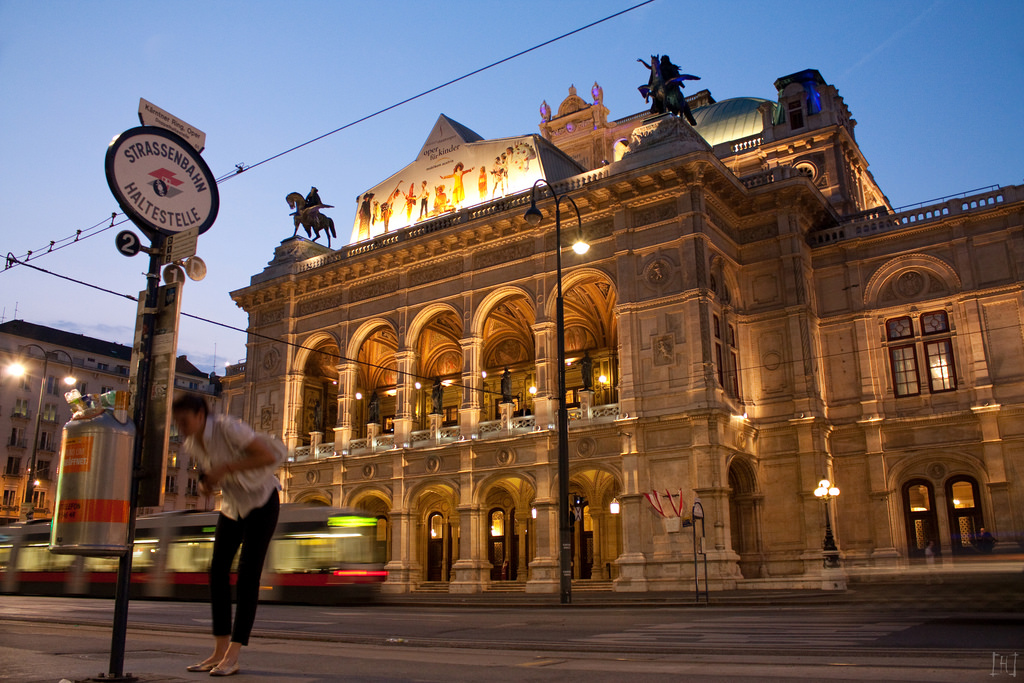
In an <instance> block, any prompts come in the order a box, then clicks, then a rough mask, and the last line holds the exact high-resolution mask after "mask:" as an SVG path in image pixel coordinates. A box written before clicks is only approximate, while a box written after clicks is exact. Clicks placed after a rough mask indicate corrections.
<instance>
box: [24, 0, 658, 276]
mask: <svg viewBox="0 0 1024 683" xmlns="http://www.w3.org/2000/svg"><path fill="white" fill-rule="evenodd" d="M656 1H657V0H643V1H642V2H639V3H637V4H635V5H633V6H632V7H627V8H626V9H624V10H620V11H618V12H615V13H614V14H609V15H608V16H606V17H604V18H603V19H598V20H596V21H592V22H590V23H589V24H587V25H585V26H581V27H579V28H576V29H573V30H572V31H569V32H568V33H563V34H562V35H560V36H558V37H556V38H551V39H549V40H545V41H544V42H542V43H538V44H537V45H534V46H533V47H530V48H527V49H525V50H521V51H519V52H517V53H515V54H514V55H511V56H509V57H505V58H503V59H499V60H498V61H496V62H493V63H491V64H488V65H487V66H482V67H480V68H478V69H475V70H473V71H470V72H468V73H466V74H463V75H462V76H459V77H458V78H453V79H451V80H449V81H447V82H445V83H442V84H441V85H436V86H434V87H432V88H429V89H428V90H424V91H423V92H421V93H419V94H418V95H413V96H411V97H407V98H405V99H404V100H401V101H400V102H396V103H395V104H392V105H389V106H387V107H384V108H383V109H380V110H378V111H375V112H373V113H372V114H367V115H366V116H363V117H361V118H358V119H356V120H355V121H351V122H349V123H346V124H345V125H343V126H340V127H338V128H335V129H334V130H332V131H328V132H327V133H323V134H322V135H318V136H317V137H315V138H312V139H311V140H307V141H306V142H303V143H301V144H298V145H295V146H294V147H290V148H289V149H286V150H284V151H283V152H278V153H277V154H274V155H272V156H269V157H267V158H266V159H263V160H262V161H259V162H257V163H255V164H252V165H247V164H244V163H240V164H235V168H234V170H232V171H228V172H227V173H225V174H224V175H222V176H220V177H219V178H217V180H216V183H217V184H218V185H220V184H221V183H223V182H226V181H228V180H230V179H232V178H235V177H237V176H239V175H241V174H242V173H244V172H246V171H249V170H252V169H254V168H257V167H259V166H262V165H264V164H266V163H269V162H271V161H274V160H275V159H279V158H281V157H283V156H285V155H286V154H291V153H292V152H294V151H296V150H299V149H302V148H303V147H306V146H308V145H311V144H313V143H314V142H319V141H320V140H323V139H324V138H327V137H330V136H331V135H334V134H335V133H340V132H341V131H343V130H346V129H348V128H351V127H352V126H355V125H358V124H360V123H363V122H364V121H369V120H370V119H372V118H374V117H377V116H380V115H381V114H384V113H387V112H389V111H391V110H392V109H397V108H398V107H401V106H403V105H406V104H408V103H410V102H413V101H415V100H418V99H420V98H421V97H426V96H427V95H430V94H432V93H435V92H437V91H439V90H443V89H444V88H447V87H448V86H450V85H454V84H455V83H458V82H460V81H464V80H466V79H467V78H471V77H473V76H476V75H477V74H480V73H483V72H484V71H487V70H489V69H493V68H494V67H496V66H500V65H501V64H504V63H505V62H509V61H512V60H514V59H518V58H519V57H522V56H523V55H526V54H529V53H531V52H534V51H536V50H539V49H541V48H542V47H547V46H548V45H551V44H553V43H557V42H558V41H560V40H563V39H565V38H568V37H570V36H573V35H575V34H577V33H580V32H582V31H586V30H587V29H590V28H593V27H594V26H597V25H599V24H603V23H605V22H607V21H611V20H612V19H615V18H618V17H620V16H622V15H623V14H627V13H629V12H632V11H634V10H636V9H639V8H641V7H643V6H644V5H649V4H651V3H653V2H656ZM118 216H124V218H123V219H122V220H120V221H117V222H115V221H116V219H117V217H118ZM107 220H108V219H103V220H102V221H100V222H98V223H96V225H93V226H92V227H89V228H85V229H83V230H78V231H76V232H75V234H74V235H71V236H70V237H65V238H63V239H60V240H50V244H49V246H43V247H40V248H39V249H33V250H29V251H27V252H26V253H25V254H23V255H22V256H20V257H19V258H18V259H15V261H14V262H15V263H22V264H23V263H24V262H26V261H29V260H31V259H32V257H33V256H35V258H39V257H40V256H45V255H46V254H49V253H51V252H54V251H59V250H60V249H63V248H65V247H67V246H70V245H71V244H74V243H76V242H79V241H80V240H82V239H86V238H89V237H94V236H95V235H98V234H100V233H103V232H106V231H107V230H110V229H111V228H113V227H116V226H118V225H123V224H124V223H127V222H129V219H128V217H127V216H125V214H123V213H117V212H115V213H112V214H111V216H110V219H109V220H110V225H108V226H106V227H103V228H101V229H97V228H98V226H100V225H103V223H106V221H107ZM90 231H92V232H90ZM86 233H88V234H86ZM42 249H45V250H46V251H42V253H37V252H40V251H41V250H42ZM12 265H13V263H12V261H11V259H10V258H8V260H7V263H6V265H5V267H4V271H6V270H9V269H10V268H11V266H12Z"/></svg>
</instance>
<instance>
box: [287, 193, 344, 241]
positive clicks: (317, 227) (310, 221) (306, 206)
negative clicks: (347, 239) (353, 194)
mask: <svg viewBox="0 0 1024 683" xmlns="http://www.w3.org/2000/svg"><path fill="white" fill-rule="evenodd" d="M285 201H287V202H288V208H290V209H295V211H294V212H293V213H292V214H291V215H292V218H293V221H294V223H295V232H294V233H292V237H295V236H296V235H298V234H299V226H300V225H301V226H302V227H303V228H305V230H306V236H307V237H311V238H312V240H313V241H314V242H316V241H317V240H318V239H320V233H321V232H322V233H324V234H326V235H327V248H328V249H330V248H331V238H332V237H337V236H338V233H337V232H335V230H334V219H333V218H330V217H329V216H325V215H324V214H322V213H320V210H321V209H333V208H334V207H333V206H331V205H330V204H324V203H323V202H322V201H320V193H319V191H317V189H316V188H315V187H312V188H310V190H309V194H308V195H306V196H305V197H303V196H302V195H301V194H299V193H298V192H290V193H288V196H287V197H285ZM313 233H316V237H313Z"/></svg>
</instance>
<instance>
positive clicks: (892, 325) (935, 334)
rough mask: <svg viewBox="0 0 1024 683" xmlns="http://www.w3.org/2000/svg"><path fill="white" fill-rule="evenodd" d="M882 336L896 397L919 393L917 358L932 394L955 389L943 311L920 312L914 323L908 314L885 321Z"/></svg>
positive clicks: (946, 317)
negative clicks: (884, 341)
mask: <svg viewBox="0 0 1024 683" xmlns="http://www.w3.org/2000/svg"><path fill="white" fill-rule="evenodd" d="M885 334H886V340H887V341H888V353H889V365H890V367H891V370H892V381H893V391H894V392H895V394H896V396H898V397H903V396H916V395H918V394H920V393H921V374H920V372H919V363H918V358H922V359H924V364H925V371H926V378H925V382H926V384H927V386H928V390H929V391H930V392H931V393H938V392H942V391H953V390H954V389H956V366H955V364H954V361H953V340H952V338H951V337H950V336H949V335H950V327H949V316H948V315H947V313H946V312H945V311H931V312H928V313H923V314H921V315H920V316H919V317H918V318H917V319H916V320H915V319H914V318H912V317H911V316H909V315H905V316H900V317H899V318H891V319H889V320H887V321H886V322H885Z"/></svg>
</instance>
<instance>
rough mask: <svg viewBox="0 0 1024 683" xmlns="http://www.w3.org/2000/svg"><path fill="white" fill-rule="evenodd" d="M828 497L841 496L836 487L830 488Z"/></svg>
mask: <svg viewBox="0 0 1024 683" xmlns="http://www.w3.org/2000/svg"><path fill="white" fill-rule="evenodd" d="M828 495H830V496H832V497H835V496H838V495H839V489H837V488H836V487H835V486H833V487H831V488H829V490H828Z"/></svg>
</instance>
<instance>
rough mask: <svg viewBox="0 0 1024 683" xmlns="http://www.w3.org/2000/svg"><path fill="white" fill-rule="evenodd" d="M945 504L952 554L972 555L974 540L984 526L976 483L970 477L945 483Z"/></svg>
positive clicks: (975, 549)
mask: <svg viewBox="0 0 1024 683" xmlns="http://www.w3.org/2000/svg"><path fill="white" fill-rule="evenodd" d="M946 504H947V505H948V506H949V507H948V512H949V537H950V539H952V542H953V554H954V555H959V554H962V553H974V552H975V551H977V550H979V549H978V548H977V547H975V545H974V543H975V539H976V538H977V537H978V533H980V530H981V529H982V528H983V527H984V526H985V521H984V519H983V518H982V516H981V501H980V500H979V498H978V482H976V481H975V480H974V479H972V478H970V477H955V478H953V479H950V480H949V481H947V482H946Z"/></svg>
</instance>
